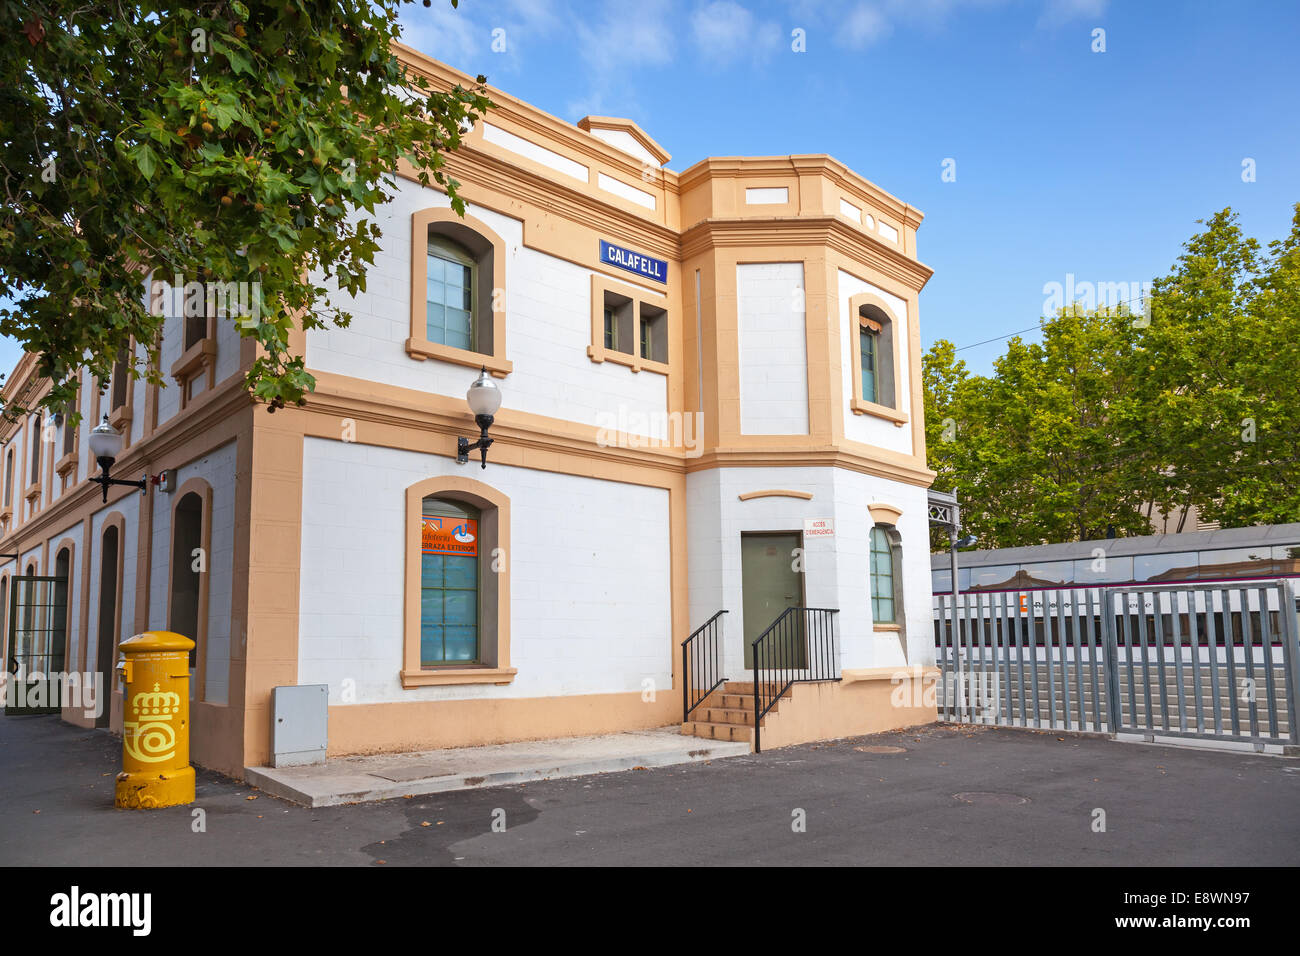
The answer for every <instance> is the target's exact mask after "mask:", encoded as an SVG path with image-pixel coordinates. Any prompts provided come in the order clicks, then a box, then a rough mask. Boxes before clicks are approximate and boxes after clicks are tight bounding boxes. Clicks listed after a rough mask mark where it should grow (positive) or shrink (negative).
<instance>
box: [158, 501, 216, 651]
mask: <svg viewBox="0 0 1300 956" xmlns="http://www.w3.org/2000/svg"><path fill="white" fill-rule="evenodd" d="M204 510H205V509H204V506H203V497H202V496H201V495H200V494H199V493H198V492H196V491H190V492H186V493H185V494H182V495H181V496H180V498H179V499H177V501H176V507H175V509H174V510H173V511H172V549H171V557H172V566H171V603H170V605H169V607H168V612H167V629H168V630H170V631H174V632H176V633H177V634H180V635H181V636H183V637H188V638H189V639H190V640H192V641H193V642H194V648H193V649H192V650H191V651H190V667H191V668H194V667H196V666H197V662H198V651H199V646H200V645H201V644H202V641H203V633H202V632H203V619H202V614H201V613H200V612H201V610H202V606H203V604H204V603H205V602H204V601H203V596H204V595H203V584H204V582H205V581H206V579H207V575H206V574H205V573H204V571H205V570H206V563H207V555H206V554H204V553H203V518H204Z"/></svg>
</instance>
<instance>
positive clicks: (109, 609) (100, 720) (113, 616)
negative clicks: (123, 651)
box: [95, 519, 121, 727]
mask: <svg viewBox="0 0 1300 956" xmlns="http://www.w3.org/2000/svg"><path fill="white" fill-rule="evenodd" d="M119 520H120V519H119ZM120 540H121V531H120V530H119V525H118V524H109V525H106V526H105V528H104V532H103V535H102V536H101V538H100V547H99V620H98V621H97V622H96V634H97V639H96V644H95V662H96V663H95V669H96V670H97V671H99V673H100V675H101V679H102V681H103V684H102V685H101V686H102V687H103V688H104V690H105V698H106V699H107V693H108V692H109V691H110V690H111V688H112V686H113V683H112V675H113V659H114V657H115V656H116V655H117V638H118V630H117V629H118V620H119V615H118V610H117V608H118V596H119V594H120V593H121V569H120V563H121V562H120V560H119V548H120V543H119V542H120ZM109 718H110V714H109V708H108V707H106V706H103V707H100V708H99V711H98V713H96V715H95V726H96V727H107V726H108V723H109Z"/></svg>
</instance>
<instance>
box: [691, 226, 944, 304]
mask: <svg viewBox="0 0 1300 956" xmlns="http://www.w3.org/2000/svg"><path fill="white" fill-rule="evenodd" d="M794 245H798V246H823V247H830V248H832V249H835V250H837V251H839V252H841V253H843V254H844V255H846V256H848V257H849V258H850V259H854V260H856V261H858V262H861V263H863V264H864V265H866V266H868V267H870V268H872V269H875V270H876V271H878V272H880V273H882V274H884V275H886V276H889V277H890V278H891V279H894V280H895V281H897V282H900V283H902V284H903V285H904V286H906V287H907V288H909V289H912V290H915V291H918V292H919V291H920V290H921V289H922V288H923V287H924V286H925V284H926V282H928V281H929V279H930V276H932V275H934V270H933V269H931V268H930V267H929V266H927V265H925V264H924V263H921V262H918V261H916V260H915V259H913V258H911V257H910V256H907V255H904V254H903V253H901V252H899V251H898V250H897V249H896V248H893V247H891V246H889V245H887V244H886V243H885V242H883V241H881V240H880V239H877V238H876V237H875V236H874V235H871V234H869V233H866V232H863V231H862V230H861V229H857V228H854V227H853V226H852V225H850V224H849V223H847V222H845V221H843V220H842V219H840V218H838V217H836V216H811V217H810V216H779V217H774V218H769V219H705V220H704V221H703V222H699V223H696V224H695V225H693V226H691V227H690V228H689V229H687V230H686V231H685V232H684V233H682V245H681V254H682V259H683V260H685V259H689V258H691V257H692V256H696V255H699V254H700V253H701V252H704V251H706V250H708V249H717V248H749V249H762V248H783V247H788V246H794Z"/></svg>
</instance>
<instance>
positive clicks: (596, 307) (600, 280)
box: [587, 273, 672, 375]
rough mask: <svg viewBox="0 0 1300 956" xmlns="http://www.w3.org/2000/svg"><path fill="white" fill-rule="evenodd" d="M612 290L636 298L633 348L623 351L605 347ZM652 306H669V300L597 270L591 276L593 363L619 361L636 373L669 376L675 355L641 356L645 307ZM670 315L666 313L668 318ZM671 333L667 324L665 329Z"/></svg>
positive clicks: (633, 303) (633, 316) (633, 319)
mask: <svg viewBox="0 0 1300 956" xmlns="http://www.w3.org/2000/svg"><path fill="white" fill-rule="evenodd" d="M606 292H612V293H614V294H616V295H618V296H621V297H623V298H625V299H631V300H632V329H631V336H632V351H631V352H621V351H619V350H617V349H607V348H605V293H606ZM642 305H649V306H651V307H653V308H656V309H663V310H664V311H665V313H666V312H667V309H668V299H667V298H666V297H665V296H658V295H655V294H654V293H652V292H647V291H646V290H644V289H640V288H638V287H636V286H631V285H625V284H624V283H622V282H618V281H616V280H614V279H612V278H610V277H609V276H606V275H602V274H600V273H593V274H592V277H591V344H590V345H588V346H587V356H588V358H590V359H591V360H592V361H593V362H597V363H600V362H616V363H618V364H619V365H626V366H628V368H630V369H632V371H634V372H643V371H644V372H655V373H657V374H659V375H667V374H668V373H669V372H670V371H671V370H672V364H671V363H672V356H671V354H670V355H669V361H667V362H656V361H654V360H653V359H648V358H642V357H641V307H642ZM666 318H667V316H666V315H665V319H666ZM663 331H664V334H667V331H668V329H667V327H666V326H665V328H664V330H663Z"/></svg>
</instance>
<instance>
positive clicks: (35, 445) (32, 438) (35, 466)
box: [27, 416, 43, 485]
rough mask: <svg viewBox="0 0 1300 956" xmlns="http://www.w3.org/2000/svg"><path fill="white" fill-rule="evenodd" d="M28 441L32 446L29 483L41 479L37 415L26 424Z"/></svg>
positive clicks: (39, 426) (39, 430)
mask: <svg viewBox="0 0 1300 956" xmlns="http://www.w3.org/2000/svg"><path fill="white" fill-rule="evenodd" d="M27 435H28V441H29V442H30V444H31V447H32V476H31V480H30V481H29V482H28V483H29V484H33V485H34V484H36V483H37V482H38V481H40V480H41V446H42V441H41V439H42V437H43V436H42V434H41V419H40V416H37V417H35V418H33V419H31V421H30V422H29V424H28V428H27Z"/></svg>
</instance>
